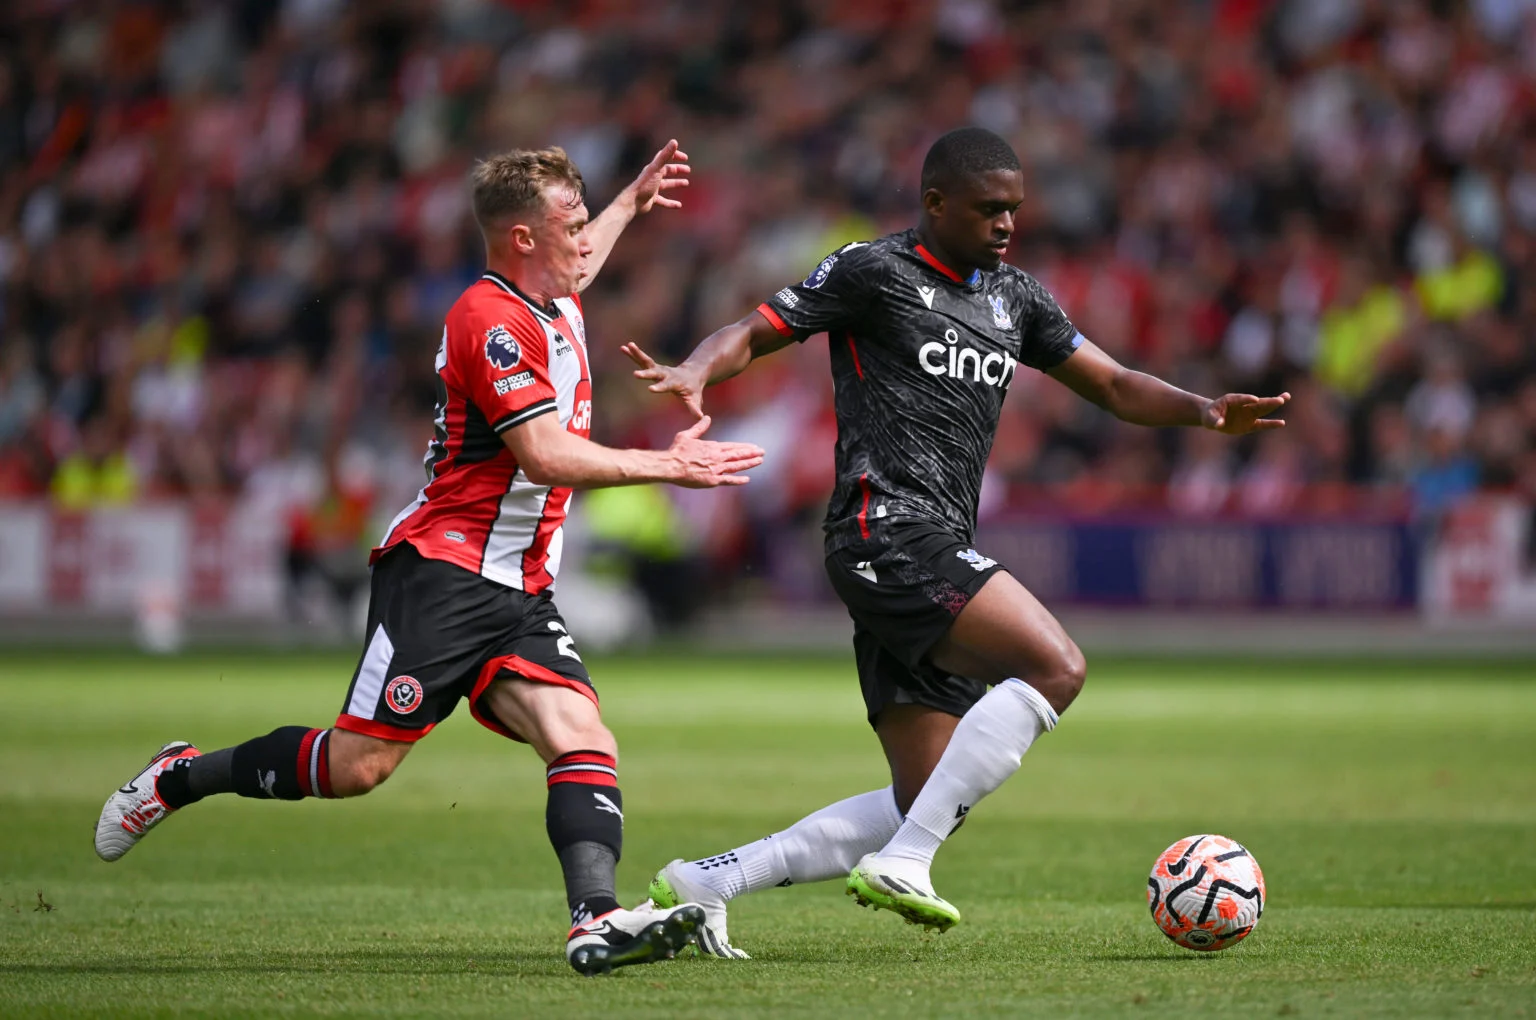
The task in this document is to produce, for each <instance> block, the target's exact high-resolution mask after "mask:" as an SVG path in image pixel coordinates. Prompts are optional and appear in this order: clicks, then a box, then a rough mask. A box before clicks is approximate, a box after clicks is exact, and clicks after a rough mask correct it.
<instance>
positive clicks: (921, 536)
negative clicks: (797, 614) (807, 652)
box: [827, 520, 1003, 726]
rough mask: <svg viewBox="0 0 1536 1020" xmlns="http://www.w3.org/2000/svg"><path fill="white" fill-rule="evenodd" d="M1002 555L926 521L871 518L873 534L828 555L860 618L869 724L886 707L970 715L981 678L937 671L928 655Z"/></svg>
mask: <svg viewBox="0 0 1536 1020" xmlns="http://www.w3.org/2000/svg"><path fill="white" fill-rule="evenodd" d="M1002 569H1003V567H1002V566H1000V565H999V564H998V563H997V561H996V560H993V559H991V558H989V557H987V556H983V555H982V554H981V553H978V552H977V551H976V548H975V546H973V545H971V544H970V543H968V542H963V541H961V540H960V539H959V538H958V537H957V536H956V535H955V534H954V533H952V532H950V531H946V530H945V529H943V528H941V527H939V526H938V525H935V524H929V523H927V522H923V521H889V520H887V521H880V522H878V523H872V524H871V527H870V531H869V535H868V537H866V538H864V539H863V540H862V541H859V542H856V543H854V544H853V545H851V546H849V547H847V548H845V549H839V550H836V551H834V552H831V553H828V554H827V576H828V577H829V578H831V580H832V587H833V588H834V589H836V591H837V595H838V597H839V598H840V599H842V600H843V605H845V606H847V607H848V615H849V616H851V617H853V655H854V659H855V660H856V662H857V663H858V669H859V685H860V686H861V687H862V688H863V690H864V707H865V708H866V709H867V710H868V713H869V723H870V725H871V726H873V725H874V724H875V719H876V717H877V716H878V715H879V714H880V711H881V709H883V708H885V706H887V705H927V706H928V707H930V708H936V709H938V710H940V711H941V712H948V713H950V714H951V715H964V714H965V713H966V712H967V711H968V710H969V709H970V707H971V706H972V705H974V704H976V702H977V701H979V700H981V696H982V695H983V694H985V693H986V692H987V685H986V684H985V683H983V682H982V681H980V680H972V679H970V678H968V677H962V676H953V675H951V674H949V673H946V672H944V671H943V670H939V669H936V668H934V666H933V665H932V664H931V663H930V662H929V661H928V653H929V652H930V651H932V650H933V646H934V645H936V644H938V642H939V639H940V638H942V637H943V636H944V635H945V634H947V633H948V632H949V628H950V626H951V625H953V624H954V622H955V617H957V616H959V615H960V610H962V609H964V608H965V607H966V605H967V604H968V603H969V602H970V601H971V599H972V598H973V597H974V596H975V594H976V593H977V592H978V591H980V590H981V586H982V585H984V584H986V583H987V579H988V578H990V577H991V576H992V575H993V574H995V573H997V572H998V571H999V570H1002Z"/></svg>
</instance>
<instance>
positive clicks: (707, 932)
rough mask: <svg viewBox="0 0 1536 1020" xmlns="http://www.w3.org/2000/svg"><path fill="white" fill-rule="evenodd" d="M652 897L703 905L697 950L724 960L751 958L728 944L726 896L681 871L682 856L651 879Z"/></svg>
mask: <svg viewBox="0 0 1536 1020" xmlns="http://www.w3.org/2000/svg"><path fill="white" fill-rule="evenodd" d="M650 892H651V899H652V900H654V901H655V902H656V903H658V904H659V905H661V906H663V907H665V906H668V905H671V904H675V903H697V904H698V905H699V906H701V907H703V908H704V924H703V926H702V927H701V928H700V929H699V934H698V945H699V952H701V953H704V954H705V955H707V956H718V957H720V958H721V959H725V960H750V959H752V957H750V956H748V955H747V954H746V953H745V952H743V951H742V950H740V949H737V948H736V947H735V946H733V945H731V937H730V935H728V934H727V933H726V930H725V904H726V902H727V901H726V899H725V897H724V896H721V895H720V894H719V893H717V892H715V890H714V889H712V888H710V887H709V886H708V885H706V884H705V883H703V882H694V881H691V880H689V879H688V878H687V876H686V875H685V874H684V871H683V859H682V858H681V857H679V858H678V859H677V860H675V861H673V862H672V863H671V864H668V865H667V866H666V867H665V868H662V869H661V870H660V871H658V872H656V877H655V878H653V879H651V890H650Z"/></svg>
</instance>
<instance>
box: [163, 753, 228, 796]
mask: <svg viewBox="0 0 1536 1020" xmlns="http://www.w3.org/2000/svg"><path fill="white" fill-rule="evenodd" d="M234 756H235V749H234V748H233V747H226V748H223V749H222V750H218V751H209V752H208V753H207V754H201V755H198V756H197V757H196V758H183V759H181V760H180V761H178V762H177V763H176V764H174V765H172V766H171V767H170V768H168V769H166V770H165V771H164V772H162V773H160V778H159V779H157V780H155V790H156V792H158V793H159V794H160V799H161V800H163V801H165V806H166V807H168V808H170V809H171V810H173V811H174V810H175V809H177V808H184V807H186V806H187V805H188V804H196V803H197V802H198V801H200V800H202V799H203V798H204V797H207V796H210V795H211V794H215V793H234V792H235V773H234Z"/></svg>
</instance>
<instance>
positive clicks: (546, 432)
mask: <svg viewBox="0 0 1536 1020" xmlns="http://www.w3.org/2000/svg"><path fill="white" fill-rule="evenodd" d="M708 428H709V419H708V418H700V419H699V420H698V421H696V422H694V423H693V425H692V426H691V427H689V428H688V429H686V430H685V431H683V432H679V433H678V434H677V436H676V437H675V438H674V439H673V440H672V445H671V446H670V447H668V448H667V449H665V450H615V449H614V448H612V447H609V446H603V445H602V444H600V443H594V442H592V441H591V440H590V439H583V438H582V437H581V436H578V435H575V434H573V433H570V432H567V431H566V430H565V429H563V428H561V426H560V421H559V419H558V418H557V417H556V416H555V415H554V414H541V415H539V416H538V417H537V418H534V419H532V420H530V421H526V422H523V423H522V424H521V425H518V426H515V427H513V428H510V429H508V430H507V431H505V432H503V433H502V439H504V440H505V441H506V444H507V446H508V447H509V448H510V449H511V450H512V452H513V454H515V455H516V457H517V463H518V464H519V465H520V466H521V467H522V469H523V474H525V475H527V476H528V480H529V481H530V482H533V483H534V484H535V485H551V486H569V487H571V488H574V489H600V488H603V487H605V486H610V485H638V484H642V483H645V482H670V483H672V484H673V485H681V486H683V487H684V488H689V489H711V488H714V487H715V486H717V485H745V484H747V476H746V475H745V474H743V472H745V471H749V470H751V469H752V468H755V467H757V466H758V465H759V464H761V463H762V462H763V451H762V448H761V447H757V446H754V445H752V444H751V443H716V442H714V441H712V440H708V439H702V438H700V437H701V436H703V435H704V431H705V430H706V429H708Z"/></svg>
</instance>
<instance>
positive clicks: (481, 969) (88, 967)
mask: <svg viewBox="0 0 1536 1020" xmlns="http://www.w3.org/2000/svg"><path fill="white" fill-rule="evenodd" d="M404 964H410V965H411V966H410V972H411V973H413V974H417V975H422V974H477V975H482V976H485V975H526V974H527V973H528V972H529V970H530V965H532V966H533V967H537V968H539V969H543V970H547V971H548V972H549V973H550V974H552V975H553V974H567V973H570V971H569V969H568V966H567V964H566V962H565V960H564V958H563V956H562V955H560V954H558V953H551V952H533V951H529V952H526V953H505V952H503V953H497V954H495V955H494V956H490V955H488V956H471V955H470V954H468V953H430V952H428V953H413V952H409V951H401V952H393V953H367V954H356V955H348V956H328V957H321V958H318V959H303V960H298V959H273V958H247V959H243V960H242V959H233V960H231V959H228V958H224V959H208V960H197V959H186V958H183V959H179V960H145V959H142V958H131V957H107V958H102V959H96V960H80V961H78V962H58V963H0V974H15V975H23V974H61V975H62V974H283V973H293V974H378V973H405V970H403V969H402V965H404Z"/></svg>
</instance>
